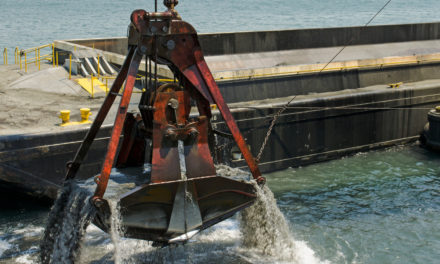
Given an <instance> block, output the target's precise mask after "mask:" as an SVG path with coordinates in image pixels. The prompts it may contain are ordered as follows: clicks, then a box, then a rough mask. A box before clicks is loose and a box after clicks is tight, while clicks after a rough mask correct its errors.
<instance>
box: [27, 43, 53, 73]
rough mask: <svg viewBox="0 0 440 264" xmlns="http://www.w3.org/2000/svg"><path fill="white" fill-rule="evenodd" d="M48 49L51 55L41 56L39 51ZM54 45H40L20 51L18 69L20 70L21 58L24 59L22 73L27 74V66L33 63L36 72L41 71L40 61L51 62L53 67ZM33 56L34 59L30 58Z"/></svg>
mask: <svg viewBox="0 0 440 264" xmlns="http://www.w3.org/2000/svg"><path fill="white" fill-rule="evenodd" d="M46 48H50V51H51V53H48V54H41V50H43V49H46ZM54 51H55V45H54V44H53V43H51V44H47V45H42V46H38V47H34V48H30V49H25V50H21V51H20V53H19V56H20V59H19V60H20V69H22V57H24V71H25V72H27V68H28V65H30V64H33V63H35V65H36V66H38V70H40V69H41V60H48V61H52V65H53V66H54V67H55V54H54ZM32 55H35V57H32Z"/></svg>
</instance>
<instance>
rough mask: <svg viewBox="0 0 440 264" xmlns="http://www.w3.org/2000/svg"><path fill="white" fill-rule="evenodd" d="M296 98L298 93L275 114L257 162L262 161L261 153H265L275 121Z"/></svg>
mask: <svg viewBox="0 0 440 264" xmlns="http://www.w3.org/2000/svg"><path fill="white" fill-rule="evenodd" d="M295 98H296V95H295V96H294V97H293V98H292V99H290V101H289V102H287V104H285V105H284V106H283V108H281V109H280V110H278V112H277V113H276V114H275V115H274V116H273V119H272V122H271V123H270V126H269V129H268V130H267V133H266V137H265V138H264V141H263V144H262V145H261V148H260V151H259V152H258V155H257V158H256V159H255V160H256V161H257V162H260V158H261V155H262V154H263V151H264V148H265V147H266V145H267V142H268V141H269V137H270V135H271V134H272V130H273V127H274V126H275V123H276V122H277V119H278V117H280V115H281V114H282V113H283V112H284V111H285V110H286V109H287V108H288V107H289V105H290V103H291V102H292V101H293V99H295Z"/></svg>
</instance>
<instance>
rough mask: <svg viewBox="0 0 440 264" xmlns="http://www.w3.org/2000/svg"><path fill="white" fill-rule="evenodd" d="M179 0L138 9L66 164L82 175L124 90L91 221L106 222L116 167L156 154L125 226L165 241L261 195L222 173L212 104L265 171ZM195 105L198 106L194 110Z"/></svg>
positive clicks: (132, 194) (127, 203) (126, 206)
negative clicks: (136, 95) (118, 60)
mask: <svg viewBox="0 0 440 264" xmlns="http://www.w3.org/2000/svg"><path fill="white" fill-rule="evenodd" d="M177 4H178V0H164V5H165V6H166V7H167V10H166V11H164V12H157V11H156V12H147V11H145V10H135V11H133V13H132V14H131V23H130V26H129V36H128V54H127V56H126V59H125V61H124V63H123V65H122V67H121V69H120V72H119V74H118V75H117V77H116V79H115V81H114V83H113V85H112V87H111V89H110V91H109V93H108V95H107V96H106V98H105V99H104V102H103V104H102V106H101V108H100V110H99V112H98V114H97V115H96V118H95V120H94V122H93V124H92V125H91V128H90V130H89V131H88V133H87V135H86V137H85V139H84V141H83V142H82V144H81V146H80V148H79V149H78V151H77V153H76V155H75V158H74V160H73V161H72V162H70V163H68V166H67V174H66V180H69V179H73V178H75V175H76V173H77V172H78V170H79V168H80V165H81V163H82V161H83V160H84V159H85V156H86V154H87V152H88V150H89V148H90V146H91V144H92V142H93V140H94V138H95V136H96V135H97V133H98V131H99V130H100V127H101V125H102V123H103V121H104V119H105V117H106V116H107V114H108V112H109V110H110V108H111V106H112V104H113V102H114V101H115V99H116V97H117V96H121V98H120V103H119V108H118V111H117V114H116V118H115V122H114V126H113V130H112V133H111V137H110V140H109V143H108V149H107V153H106V156H105V159H104V163H103V166H102V170H101V172H100V174H99V175H97V176H95V182H96V184H97V186H96V189H95V192H94V195H93V197H92V198H91V203H92V204H93V205H94V206H95V207H96V208H97V211H98V213H97V215H96V217H95V219H94V221H93V222H94V223H95V224H96V225H97V226H98V227H100V228H101V229H103V230H104V231H109V229H110V221H109V215H110V208H109V204H108V201H107V200H106V199H104V193H105V192H106V188H107V185H108V181H109V177H110V174H111V171H112V168H113V167H114V166H116V167H124V166H139V165H143V164H144V163H145V162H147V163H151V174H150V175H149V179H146V180H147V183H145V184H142V185H139V186H136V187H135V188H134V189H132V190H130V191H129V192H127V193H125V194H123V195H122V196H121V197H120V200H119V204H120V213H121V219H122V228H123V230H124V236H126V237H131V238H137V239H145V240H150V241H154V242H157V243H161V244H168V243H173V241H180V240H183V241H185V240H186V239H188V238H189V237H190V236H189V234H194V233H197V232H198V231H200V230H203V229H206V228H207V227H210V226H212V225H214V224H216V223H218V222H220V221H222V220H224V219H226V218H228V217H230V216H232V215H233V214H234V213H236V212H237V211H239V210H241V209H244V208H246V207H247V206H250V205H251V204H252V203H253V202H254V200H255V198H256V195H255V187H254V185H253V184H251V183H250V182H246V181H239V180H234V179H231V178H227V177H223V176H219V175H217V173H216V169H215V166H214V162H213V158H212V155H211V151H210V147H211V148H212V144H213V142H214V136H213V129H212V126H211V123H210V118H211V104H215V105H216V106H217V107H218V110H219V111H220V113H221V115H222V117H223V119H224V121H225V123H226V124H227V126H228V128H229V129H230V132H231V134H232V137H233V139H234V140H235V142H236V144H237V146H238V148H239V149H240V151H241V152H242V155H243V158H244V159H245V160H246V162H247V165H248V167H249V169H250V172H251V173H252V176H253V178H254V179H255V180H256V182H257V183H259V184H263V183H264V181H265V179H264V177H262V176H261V173H260V171H259V168H258V165H257V162H256V160H255V159H254V157H253V156H252V154H251V152H250V150H249V148H248V146H247V144H246V142H245V140H244V138H243V136H242V134H241V133H240V131H239V129H238V127H237V124H236V122H235V120H234V118H233V116H232V114H231V112H230V110H229V108H228V106H227V104H226V103H225V101H224V99H223V97H222V95H221V94H220V91H219V89H218V86H217V84H216V82H215V80H214V78H213V76H212V73H211V71H210V70H209V68H208V66H207V64H206V62H205V60H204V57H203V53H202V49H201V46H200V44H199V42H198V37H197V32H196V30H195V29H194V28H193V27H192V26H191V25H190V24H189V23H187V22H185V21H183V20H182V19H181V17H180V16H179V14H178V13H177V11H176V10H175V9H174V7H175V6H176V5H177ZM143 58H145V62H146V63H145V65H148V66H146V67H145V76H147V77H149V80H147V81H146V82H145V87H144V88H143V90H142V96H141V99H140V102H139V113H140V114H133V113H130V112H128V106H129V103H130V98H131V95H132V92H133V89H134V85H135V81H136V77H137V73H138V70H139V66H140V65H141V60H142V59H143ZM152 62H154V66H152ZM158 64H161V65H166V66H168V68H169V69H170V70H171V72H172V73H173V75H174V81H171V82H168V83H161V82H160V81H159V80H158V70H157V65H158ZM124 82H125V86H124V88H123V91H122V94H120V90H121V87H122V85H123V83H124ZM192 106H194V109H197V111H196V112H198V114H197V113H196V114H195V115H194V113H191V108H192ZM121 135H123V140H122V142H121V144H120V139H121ZM147 142H151V144H150V146H148V145H149V144H147ZM182 237H183V239H182Z"/></svg>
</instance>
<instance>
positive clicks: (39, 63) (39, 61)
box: [38, 49, 41, 70]
mask: <svg viewBox="0 0 440 264" xmlns="http://www.w3.org/2000/svg"><path fill="white" fill-rule="evenodd" d="M40 65H41V58H40V49H38V70H40Z"/></svg>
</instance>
